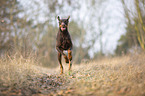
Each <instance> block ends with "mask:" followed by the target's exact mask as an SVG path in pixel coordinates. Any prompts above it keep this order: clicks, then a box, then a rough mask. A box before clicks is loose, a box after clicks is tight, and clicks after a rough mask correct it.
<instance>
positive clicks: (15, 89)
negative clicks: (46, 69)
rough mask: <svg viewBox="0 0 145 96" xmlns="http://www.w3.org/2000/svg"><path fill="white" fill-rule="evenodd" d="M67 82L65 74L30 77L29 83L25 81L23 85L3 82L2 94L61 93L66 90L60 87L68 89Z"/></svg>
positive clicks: (26, 95)
mask: <svg viewBox="0 0 145 96" xmlns="http://www.w3.org/2000/svg"><path fill="white" fill-rule="evenodd" d="M66 84H67V82H66V80H65V78H63V76H57V75H47V74H45V75H44V76H42V77H38V78H30V79H29V80H28V81H27V83H26V82H24V84H23V86H22V87H19V86H17V84H14V85H13V86H11V87H9V86H7V85H6V84H3V86H2V87H1V88H0V96H15V95H18V96H20V95H23V96H32V95H33V96H39V95H41V96H43V95H48V94H49V95H61V94H62V93H64V92H62V91H61V90H60V89H63V90H66V91H67V87H66ZM69 91H70V90H69ZM65 93H67V92H65Z"/></svg>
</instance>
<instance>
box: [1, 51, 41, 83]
mask: <svg viewBox="0 0 145 96" xmlns="http://www.w3.org/2000/svg"><path fill="white" fill-rule="evenodd" d="M37 65H38V64H37V62H36V60H35V58H34V56H29V57H27V58H24V57H23V56H22V55H20V54H17V53H16V54H14V55H13V56H9V55H6V56H3V57H2V58H0V74H1V75H0V84H1V86H3V85H4V86H13V85H14V84H17V85H19V86H22V85H23V83H24V82H26V81H27V80H28V79H29V78H32V77H35V76H38V75H39V74H40V73H41V72H40V71H39V70H38V69H37V67H36V66H37Z"/></svg>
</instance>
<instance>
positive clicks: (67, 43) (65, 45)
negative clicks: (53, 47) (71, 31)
mask: <svg viewBox="0 0 145 96" xmlns="http://www.w3.org/2000/svg"><path fill="white" fill-rule="evenodd" d="M70 46H71V40H70V38H68V37H62V38H61V47H62V48H63V49H65V50H67V49H68V48H69V47H70Z"/></svg>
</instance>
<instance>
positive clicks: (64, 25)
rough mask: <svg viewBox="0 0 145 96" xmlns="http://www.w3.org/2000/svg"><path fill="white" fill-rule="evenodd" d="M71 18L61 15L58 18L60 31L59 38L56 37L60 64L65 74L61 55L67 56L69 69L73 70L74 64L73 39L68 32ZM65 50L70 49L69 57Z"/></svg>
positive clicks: (66, 60)
mask: <svg viewBox="0 0 145 96" xmlns="http://www.w3.org/2000/svg"><path fill="white" fill-rule="evenodd" d="M69 18H70V16H69V17H68V18H67V19H60V17H59V16H58V17H57V19H58V21H59V31H58V33H57V38H56V49H57V51H58V61H59V64H60V69H61V73H60V74H63V66H62V62H61V56H62V55H63V57H64V58H65V62H66V63H69V71H70V70H71V66H72V62H71V60H72V47H73V44H72V41H71V37H70V34H69V32H68V23H69ZM64 50H67V51H68V57H67V55H66V54H64V53H63V51H64Z"/></svg>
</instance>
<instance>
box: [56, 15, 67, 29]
mask: <svg viewBox="0 0 145 96" xmlns="http://www.w3.org/2000/svg"><path fill="white" fill-rule="evenodd" d="M69 18H70V16H69V17H68V18H67V19H60V18H59V16H58V17H57V19H58V21H59V29H60V30H61V31H62V32H63V31H66V30H67V27H68V22H69Z"/></svg>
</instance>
